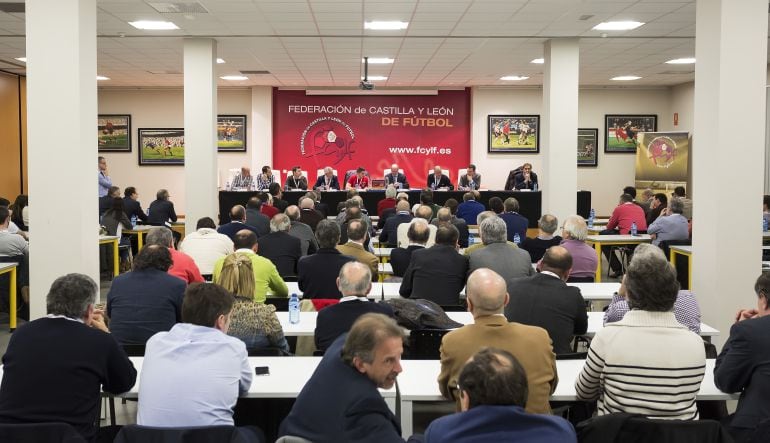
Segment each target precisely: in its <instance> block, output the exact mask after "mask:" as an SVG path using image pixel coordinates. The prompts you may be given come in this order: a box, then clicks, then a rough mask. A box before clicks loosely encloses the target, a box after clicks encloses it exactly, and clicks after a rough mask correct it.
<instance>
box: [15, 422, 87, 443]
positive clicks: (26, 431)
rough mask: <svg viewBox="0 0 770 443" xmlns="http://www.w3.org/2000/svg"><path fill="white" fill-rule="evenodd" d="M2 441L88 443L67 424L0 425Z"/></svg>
mask: <svg viewBox="0 0 770 443" xmlns="http://www.w3.org/2000/svg"><path fill="white" fill-rule="evenodd" d="M0 441H3V442H6V441H7V442H35V443H86V440H85V439H84V438H83V437H82V436H81V435H80V434H79V433H78V431H77V430H75V428H73V427H72V426H71V425H69V424H67V423H24V424H0Z"/></svg>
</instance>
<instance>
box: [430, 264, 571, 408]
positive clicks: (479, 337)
mask: <svg viewBox="0 0 770 443" xmlns="http://www.w3.org/2000/svg"><path fill="white" fill-rule="evenodd" d="M465 293H466V294H467V295H468V311H470V312H471V313H472V314H473V319H474V324H471V325H466V326H463V327H462V328H460V329H455V330H454V331H452V332H449V333H448V334H446V335H445V336H444V338H443V340H441V374H440V375H439V376H438V386H439V389H440V390H441V394H442V395H443V396H444V397H446V398H448V399H450V400H455V401H456V402H457V410H458V411H459V410H460V403H459V400H460V399H459V396H458V395H457V380H458V378H459V376H460V371H461V370H462V368H463V365H465V362H466V361H468V359H469V358H470V357H471V356H472V355H473V354H475V353H476V352H478V351H480V350H481V349H482V348H484V347H494V348H499V349H503V350H506V351H508V352H510V353H511V354H512V355H513V356H514V357H516V358H517V359H518V360H519V362H520V363H521V365H522V366H523V367H524V370H525V371H526V373H527V382H528V384H529V395H528V397H527V408H526V409H527V412H531V413H536V414H548V413H550V412H551V407H550V405H549V403H548V397H549V396H550V395H551V393H553V391H554V389H556V384H557V382H558V378H557V375H556V356H555V355H554V353H553V349H552V347H551V339H550V338H549V337H548V332H546V331H545V329H542V328H538V327H535V326H526V325H522V324H520V323H508V320H507V319H506V318H505V316H503V310H504V309H505V306H506V305H507V304H508V300H509V297H508V292H507V290H506V284H505V280H503V278H502V277H500V276H499V275H498V274H497V273H496V272H494V271H492V270H490V269H486V268H481V269H477V270H475V271H473V273H472V274H471V275H470V277H468V283H467V286H466V288H465Z"/></svg>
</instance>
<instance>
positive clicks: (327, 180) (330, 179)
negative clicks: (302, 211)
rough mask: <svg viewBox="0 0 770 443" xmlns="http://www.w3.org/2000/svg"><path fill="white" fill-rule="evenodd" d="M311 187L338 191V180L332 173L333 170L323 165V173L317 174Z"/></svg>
mask: <svg viewBox="0 0 770 443" xmlns="http://www.w3.org/2000/svg"><path fill="white" fill-rule="evenodd" d="M313 189H317V190H319V191H331V190H336V191H339V190H340V181H339V179H338V178H337V176H336V175H334V170H333V169H332V168H330V167H328V166H327V167H325V168H324V173H323V175H321V176H319V177H318V179H317V180H316V181H315V184H314V185H313Z"/></svg>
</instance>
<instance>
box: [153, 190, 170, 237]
mask: <svg viewBox="0 0 770 443" xmlns="http://www.w3.org/2000/svg"><path fill="white" fill-rule="evenodd" d="M155 198H156V199H155V201H154V202H152V203H150V208H149V213H148V214H147V223H148V224H150V225H153V226H165V225H166V223H167V222H169V221H172V222H175V221H176V211H174V203H172V202H171V201H169V199H168V198H169V194H168V191H167V190H165V189H161V190H159V191H158V192H157V193H156V194H155ZM174 237H176V235H175V236H174Z"/></svg>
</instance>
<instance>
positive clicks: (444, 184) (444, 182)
mask: <svg viewBox="0 0 770 443" xmlns="http://www.w3.org/2000/svg"><path fill="white" fill-rule="evenodd" d="M427 182H428V187H429V188H431V189H438V188H449V189H454V186H452V182H450V181H449V177H447V176H446V174H441V178H440V179H439V181H438V183H436V176H435V175H434V174H433V173H431V174H430V175H429V176H428V180H427Z"/></svg>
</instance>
